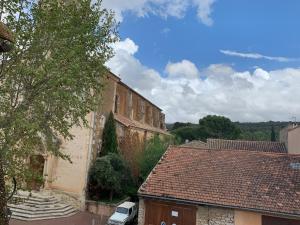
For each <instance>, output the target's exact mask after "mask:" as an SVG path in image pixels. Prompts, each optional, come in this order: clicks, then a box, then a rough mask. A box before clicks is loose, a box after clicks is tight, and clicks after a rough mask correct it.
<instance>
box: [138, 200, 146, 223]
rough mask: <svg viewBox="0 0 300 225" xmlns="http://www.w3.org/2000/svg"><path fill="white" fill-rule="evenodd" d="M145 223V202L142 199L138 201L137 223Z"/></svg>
mask: <svg viewBox="0 0 300 225" xmlns="http://www.w3.org/2000/svg"><path fill="white" fill-rule="evenodd" d="M144 223H145V202H144V200H143V199H140V201H139V212H138V225H144Z"/></svg>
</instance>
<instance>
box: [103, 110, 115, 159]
mask: <svg viewBox="0 0 300 225" xmlns="http://www.w3.org/2000/svg"><path fill="white" fill-rule="evenodd" d="M108 153H118V139H117V132H116V123H115V119H114V114H113V113H112V112H110V114H109V116H108V118H107V121H106V122H105V125H104V129H103V135H102V146H101V151H100V156H105V155H107V154H108Z"/></svg>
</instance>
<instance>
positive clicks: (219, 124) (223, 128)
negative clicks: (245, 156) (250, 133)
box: [199, 115, 241, 139]
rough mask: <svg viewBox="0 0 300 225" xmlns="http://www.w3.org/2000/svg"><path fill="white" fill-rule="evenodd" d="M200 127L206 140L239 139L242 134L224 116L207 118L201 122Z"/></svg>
mask: <svg viewBox="0 0 300 225" xmlns="http://www.w3.org/2000/svg"><path fill="white" fill-rule="evenodd" d="M199 125H200V129H202V130H203V131H204V133H205V135H206V136H207V137H206V138H224V139H237V138H239V137H240V134H241V130H240V129H239V128H238V127H237V126H236V125H235V124H234V123H233V122H231V120H230V119H228V118H226V117H224V116H216V115H209V116H206V117H204V118H202V119H200V120H199Z"/></svg>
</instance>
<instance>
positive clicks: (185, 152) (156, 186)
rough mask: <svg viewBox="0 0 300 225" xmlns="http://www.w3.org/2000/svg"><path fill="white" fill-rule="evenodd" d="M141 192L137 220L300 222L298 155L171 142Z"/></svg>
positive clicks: (199, 224) (142, 223)
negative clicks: (184, 145)
mask: <svg viewBox="0 0 300 225" xmlns="http://www.w3.org/2000/svg"><path fill="white" fill-rule="evenodd" d="M138 194H139V197H140V211H139V225H150V224H153V225H154V224H162V225H168V224H170V225H173V224H176V225H223V224H224V225H299V224H300V155H299V154H287V153H278V152H276V153H274V152H268V151H248V150H235V149H234V150H230V151H228V149H218V150H217V151H216V150H215V149H210V148H206V149H205V148H202V149H201V151H200V150H199V148H192V147H170V148H169V149H168V150H167V152H166V153H165V155H164V156H163V157H162V158H161V160H160V162H159V163H158V164H157V165H156V167H155V168H154V169H153V171H152V172H151V174H150V175H149V177H148V178H147V180H146V181H145V183H144V184H143V185H142V186H141V187H140V189H139V191H138Z"/></svg>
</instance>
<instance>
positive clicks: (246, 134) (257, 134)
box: [236, 121, 290, 141]
mask: <svg viewBox="0 0 300 225" xmlns="http://www.w3.org/2000/svg"><path fill="white" fill-rule="evenodd" d="M289 123H290V122H275V121H268V122H258V123H238V122H237V123H236V125H237V126H238V127H240V129H241V131H242V134H241V139H243V140H255V141H270V140H271V138H270V137H271V129H270V128H271V127H272V126H273V127H274V132H275V137H279V131H280V130H281V129H282V128H284V127H286V126H287V125H288V124H289ZM276 140H277V141H278V139H276Z"/></svg>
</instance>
